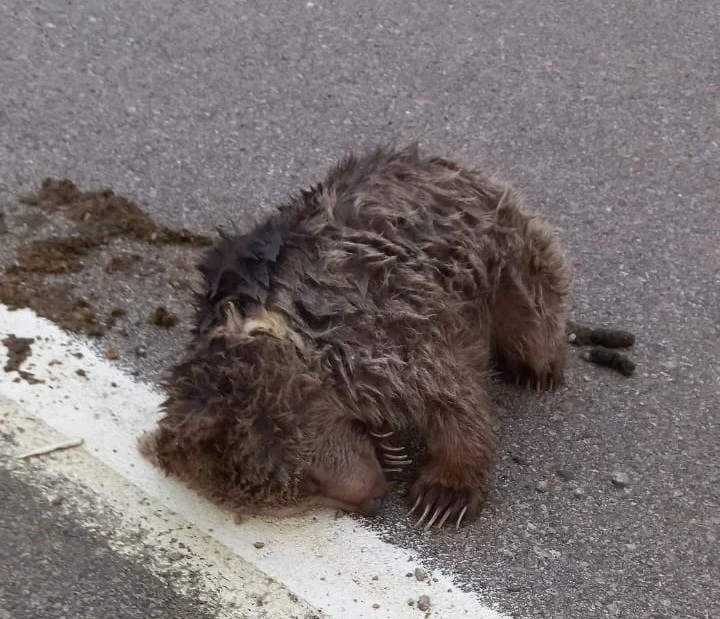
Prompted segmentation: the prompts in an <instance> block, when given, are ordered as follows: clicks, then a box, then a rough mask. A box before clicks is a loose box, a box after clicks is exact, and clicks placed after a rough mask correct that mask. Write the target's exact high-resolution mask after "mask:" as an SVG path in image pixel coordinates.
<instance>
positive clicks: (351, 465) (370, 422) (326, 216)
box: [141, 146, 568, 526]
mask: <svg viewBox="0 0 720 619" xmlns="http://www.w3.org/2000/svg"><path fill="white" fill-rule="evenodd" d="M200 270H201V272H202V273H203V275H204V281H205V290H204V293H203V294H202V295H201V296H200V298H199V299H198V313H197V329H196V332H195V336H194V340H193V342H192V344H191V346H190V348H189V350H188V352H187V355H186V358H185V360H184V361H183V362H182V363H181V364H179V365H178V366H177V367H175V368H174V369H173V370H172V372H171V373H170V376H169V378H168V380H167V381H166V383H165V386H166V388H167V390H168V399H167V401H166V402H165V404H164V407H163V408H164V416H163V417H162V419H161V420H160V422H159V425H158V428H157V429H156V430H155V431H154V432H153V433H151V434H149V435H147V436H145V437H143V439H142V441H141V451H142V452H143V453H144V454H145V455H146V456H147V457H149V458H150V459H151V460H152V461H153V462H155V463H156V464H157V465H158V466H160V467H161V468H162V469H164V470H165V471H166V472H167V473H168V474H172V475H175V476H177V477H179V478H180V479H182V480H184V481H185V482H186V483H188V484H189V485H190V486H191V487H193V488H195V489H196V490H197V491H199V492H201V493H202V494H204V495H205V496H207V497H209V498H210V499H211V500H213V501H215V502H218V503H221V504H224V505H226V506H229V507H230V508H231V509H233V510H234V511H236V512H238V513H243V512H252V511H255V512H257V511H269V512H271V513H272V512H275V513H280V511H281V510H283V509H284V508H287V507H293V506H299V505H309V504H311V503H313V502H320V503H323V504H333V505H338V506H340V507H343V508H345V509H348V510H355V511H360V512H363V513H372V512H373V511H374V510H375V509H376V508H377V506H378V503H379V499H381V498H382V496H383V495H384V494H385V493H386V490H387V484H386V481H385V472H386V471H387V470H388V469H390V470H392V469H395V468H397V467H399V466H401V465H403V464H405V463H406V462H407V460H406V457H405V455H404V454H403V453H401V450H400V449H398V448H395V447H393V446H392V445H390V444H388V442H387V440H386V439H388V438H389V436H390V435H391V433H392V432H394V431H398V430H406V429H414V430H417V431H419V432H420V433H421V436H422V438H423V439H424V440H425V442H426V444H427V447H428V453H429V461H428V462H427V463H426V464H425V465H424V467H423V468H422V469H421V470H420V473H419V476H418V478H417V479H416V481H415V482H414V484H413V486H412V488H411V492H410V495H411V496H410V499H411V502H412V504H413V510H414V511H416V513H417V514H418V515H419V516H420V519H419V520H420V523H422V522H424V523H425V524H426V526H430V525H432V524H437V525H438V526H442V525H443V524H444V523H445V522H446V521H450V522H453V523H455V524H456V525H458V526H459V524H460V522H461V521H462V520H463V518H471V517H473V516H475V514H476V513H477V511H478V509H479V507H480V505H481V503H482V501H483V499H484V497H485V494H486V489H487V488H486V481H487V473H488V470H489V467H490V465H491V462H492V459H493V452H494V443H495V438H494V436H493V432H492V430H491V427H490V410H491V403H490V401H489V398H488V381H489V380H491V374H492V373H493V372H494V371H495V370H499V371H500V372H501V373H503V374H505V375H507V376H509V377H511V378H512V379H514V380H515V381H517V382H521V383H522V384H523V385H530V386H532V387H536V388H540V389H554V388H555V386H557V385H558V384H559V383H560V381H561V379H562V375H563V367H564V362H565V297H566V295H567V291H568V276H567V272H566V268H565V264H564V261H563V257H562V253H561V250H560V246H559V242H558V239H557V238H556V235H555V234H554V231H553V230H552V228H551V227H550V226H549V225H548V224H547V223H546V222H545V221H543V220H542V219H541V218H540V217H539V216H537V215H536V214H533V213H531V212H529V211H527V210H526V209H525V207H524V205H523V202H522V199H521V197H520V196H519V195H518V193H516V191H515V190H514V189H513V188H512V187H511V186H510V185H509V184H508V183H506V182H504V181H502V180H499V179H497V178H495V177H494V176H492V175H490V174H489V173H487V172H485V171H484V170H483V169H482V168H480V167H478V166H476V165H474V164H471V163H466V162H463V161H461V160H460V159H459V158H457V157H454V156H452V157H448V156H438V155H432V154H429V155H428V154H424V153H422V152H421V151H420V150H419V149H418V148H417V147H416V146H410V147H403V148H378V149H377V150H374V151H372V152H369V153H365V154H362V155H351V156H348V157H346V158H345V159H344V160H343V161H342V162H340V163H339V164H338V165H337V166H336V167H334V168H333V169H332V170H330V171H329V173H328V174H327V176H326V177H325V179H324V180H323V181H322V182H320V183H318V184H316V185H315V186H313V187H312V188H311V189H310V190H309V191H303V192H302V193H301V195H299V196H298V197H296V198H295V199H293V200H291V201H290V202H289V203H288V204H286V205H284V206H282V207H280V208H279V209H278V210H277V211H276V212H274V213H273V214H271V215H270V216H269V217H268V218H267V219H266V220H265V221H264V222H263V223H262V224H261V225H259V226H257V227H256V228H255V229H254V230H253V231H251V232H250V233H249V234H246V235H240V234H236V235H226V236H224V237H223V238H222V239H221V240H220V241H219V243H218V244H217V246H216V247H215V248H214V249H212V250H211V251H210V252H209V253H208V254H207V256H206V257H205V259H204V261H203V262H202V264H201V265H200ZM383 468H384V469H385V470H383Z"/></svg>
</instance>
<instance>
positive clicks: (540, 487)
mask: <svg viewBox="0 0 720 619" xmlns="http://www.w3.org/2000/svg"><path fill="white" fill-rule="evenodd" d="M535 490H537V491H538V492H547V491H548V483H547V482H546V481H539V482H538V483H537V485H536V486H535Z"/></svg>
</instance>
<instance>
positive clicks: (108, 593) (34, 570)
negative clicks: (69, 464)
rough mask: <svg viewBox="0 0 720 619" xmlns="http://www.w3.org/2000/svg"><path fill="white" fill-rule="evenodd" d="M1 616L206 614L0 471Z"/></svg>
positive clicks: (123, 618) (116, 618)
mask: <svg viewBox="0 0 720 619" xmlns="http://www.w3.org/2000/svg"><path fill="white" fill-rule="evenodd" d="M0 490H1V491H2V496H3V507H2V514H3V526H2V527H0V548H2V555H3V558H2V561H0V582H1V583H2V585H0V617H2V619H39V618H40V617H42V618H43V619H69V618H80V617H82V619H107V618H108V617H113V619H152V618H155V617H158V618H159V617H173V618H175V619H210V618H211V617H212V616H213V613H212V610H211V609H209V608H206V607H204V606H203V605H202V604H201V603H199V602H197V601H195V600H193V599H190V598H188V597H183V596H179V595H177V594H176V593H174V592H173V590H172V588H171V587H170V585H169V584H168V582H166V581H163V580H162V579H161V578H159V577H158V576H156V575H155V574H153V573H152V572H151V571H150V570H148V569H147V567H146V566H145V565H144V562H146V561H151V560H152V558H151V557H143V559H142V560H138V559H129V558H126V557H123V556H121V555H119V554H118V553H117V552H115V551H114V550H113V549H112V548H111V547H110V546H109V545H108V542H107V540H106V539H105V537H104V536H103V534H102V533H100V532H98V531H91V530H90V529H88V528H87V527H84V526H80V525H78V521H77V515H76V514H73V513H72V511H70V512H68V511H67V510H65V509H64V508H63V507H62V506H61V505H53V504H51V503H50V502H49V501H48V500H47V498H45V497H43V496H41V494H40V493H39V491H38V490H37V489H34V488H33V487H31V486H29V485H28V484H26V483H24V482H23V481H22V480H21V479H19V478H17V477H15V476H13V475H12V474H11V473H9V472H8V471H7V470H4V469H3V468H0Z"/></svg>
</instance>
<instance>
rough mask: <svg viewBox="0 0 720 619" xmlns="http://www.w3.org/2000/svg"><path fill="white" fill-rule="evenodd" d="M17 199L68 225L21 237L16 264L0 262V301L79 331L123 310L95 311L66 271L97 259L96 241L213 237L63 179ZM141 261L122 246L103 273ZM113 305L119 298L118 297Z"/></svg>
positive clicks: (201, 243)
mask: <svg viewBox="0 0 720 619" xmlns="http://www.w3.org/2000/svg"><path fill="white" fill-rule="evenodd" d="M19 202H20V203H21V204H23V205H25V206H26V207H30V208H31V209H32V210H33V211H34V212H35V213H36V214H38V215H41V214H43V213H44V214H46V215H49V216H51V217H52V216H53V215H55V214H60V215H62V216H63V218H65V219H66V220H68V222H70V224H71V226H72V230H71V232H70V233H69V234H68V235H65V236H48V237H44V238H35V239H32V240H28V241H26V242H24V243H23V244H21V245H19V246H18V247H17V248H16V252H15V262H14V264H11V265H9V266H8V267H6V268H5V271H4V273H3V275H2V279H1V280H0V302H1V303H4V304H5V305H7V306H8V307H9V308H10V309H20V308H29V309H31V310H33V311H34V312H35V313H37V314H38V315H40V316H42V317H44V318H47V319H49V320H51V321H53V322H55V323H56V324H58V325H59V326H61V327H62V328H64V329H66V330H68V331H71V332H73V333H77V334H83V335H90V336H101V335H103V334H104V333H105V332H106V330H108V329H110V328H112V327H113V325H114V324H115V322H116V320H117V318H118V316H120V315H122V313H123V312H124V311H125V310H124V308H123V307H117V308H115V309H113V310H112V311H111V312H110V313H109V314H108V315H107V316H104V315H101V314H100V313H99V312H98V311H97V310H96V309H95V308H94V307H93V305H92V303H91V302H90V300H89V299H88V298H84V297H83V296H81V295H80V294H79V293H78V291H77V290H76V286H75V285H74V284H73V283H71V282H69V281H67V280H68V278H67V277H64V276H68V275H70V274H76V273H80V272H82V271H84V270H85V269H86V268H87V267H88V266H89V265H91V264H97V262H98V261H99V260H100V254H99V252H100V250H101V249H102V248H104V247H106V246H108V245H109V244H111V243H112V242H113V241H115V240H118V239H125V240H129V241H134V242H136V243H140V244H143V245H147V246H148V249H149V248H150V247H153V246H154V247H160V246H171V245H172V246H183V247H187V248H189V249H199V248H203V247H208V246H209V245H211V244H212V239H211V238H209V237H207V236H203V235H200V234H195V233H192V232H189V231H188V230H184V229H179V230H176V229H172V228H168V227H166V226H162V225H160V224H158V223H156V222H155V221H154V220H153V219H152V218H151V217H150V216H149V215H148V214H147V213H145V212H144V211H143V210H142V209H141V208H140V207H139V206H138V205H137V204H135V203H134V202H132V201H130V200H128V199H127V198H124V197H122V196H119V195H116V194H115V193H114V192H113V191H112V190H111V189H101V190H98V191H82V190H81V189H80V188H78V187H77V185H75V183H73V182H72V181H70V180H67V179H52V178H48V179H46V180H45V181H43V183H42V185H41V187H40V190H39V191H38V192H37V193H36V194H32V195H25V196H22V197H21V198H19ZM3 223H6V222H5V221H3ZM141 263H142V257H141V256H140V255H139V254H125V255H118V256H113V257H112V258H111V259H110V260H109V261H108V262H107V263H106V264H105V267H104V268H105V272H106V273H108V274H118V273H123V274H132V272H133V271H135V270H137V269H138V268H139V266H140V265H141ZM117 305H119V306H121V305H122V303H120V300H118V303H117ZM168 316H171V314H169V313H168ZM161 322H162V324H161V325H159V326H162V327H165V328H169V327H172V326H174V325H175V324H176V321H175V320H170V318H168V319H166V320H163V321H161ZM153 323H154V324H158V323H155V322H154V321H153ZM171 323H172V324H171Z"/></svg>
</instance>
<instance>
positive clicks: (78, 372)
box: [75, 368, 87, 378]
mask: <svg viewBox="0 0 720 619" xmlns="http://www.w3.org/2000/svg"><path fill="white" fill-rule="evenodd" d="M75 374H77V375H78V376H82V377H83V378H87V372H86V371H85V370H83V369H82V368H78V369H77V370H75Z"/></svg>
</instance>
